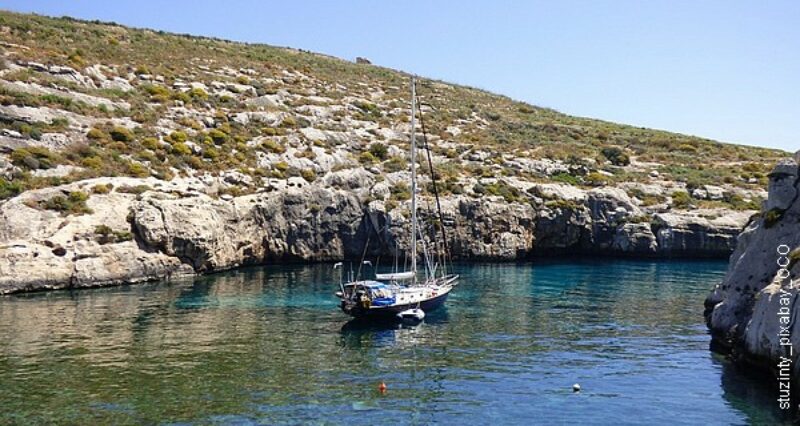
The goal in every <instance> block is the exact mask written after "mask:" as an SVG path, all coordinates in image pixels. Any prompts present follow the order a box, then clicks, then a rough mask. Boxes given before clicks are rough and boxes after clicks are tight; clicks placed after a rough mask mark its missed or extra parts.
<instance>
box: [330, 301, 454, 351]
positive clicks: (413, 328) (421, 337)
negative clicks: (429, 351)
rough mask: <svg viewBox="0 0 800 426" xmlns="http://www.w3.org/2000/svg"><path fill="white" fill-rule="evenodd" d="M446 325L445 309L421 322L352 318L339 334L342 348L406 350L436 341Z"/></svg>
mask: <svg viewBox="0 0 800 426" xmlns="http://www.w3.org/2000/svg"><path fill="white" fill-rule="evenodd" d="M448 322H449V316H448V313H447V309H446V308H444V307H443V308H441V309H437V310H436V311H433V312H430V313H428V314H426V316H425V319H424V320H423V321H421V322H409V321H397V320H396V319H393V318H388V317H387V318H386V319H384V320H375V319H373V318H354V319H352V320H350V321H348V322H346V323H345V324H344V325H342V328H341V330H340V334H341V337H342V345H343V346H344V347H346V348H361V347H376V346H378V347H388V346H391V347H397V348H400V349H403V348H410V347H412V346H415V345H419V344H421V343H423V342H425V341H428V340H432V339H435V338H436V335H437V333H438V332H439V331H440V330H439V327H440V326H441V325H444V324H447V323H448Z"/></svg>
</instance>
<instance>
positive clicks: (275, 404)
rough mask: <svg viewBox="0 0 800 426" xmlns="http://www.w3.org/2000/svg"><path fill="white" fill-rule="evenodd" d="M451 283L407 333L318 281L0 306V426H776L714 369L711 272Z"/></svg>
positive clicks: (494, 275)
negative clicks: (345, 309) (357, 310)
mask: <svg viewBox="0 0 800 426" xmlns="http://www.w3.org/2000/svg"><path fill="white" fill-rule="evenodd" d="M457 269H458V271H457V272H459V273H461V275H462V279H461V285H460V286H458V287H456V289H455V290H454V291H453V293H452V295H451V297H450V299H449V300H448V302H447V304H446V307H445V308H443V309H441V310H439V311H436V312H432V313H429V315H428V317H427V318H426V322H425V323H423V324H421V325H420V326H417V327H413V328H397V327H395V328H393V327H363V326H357V325H354V324H352V323H348V318H347V317H346V316H345V315H344V314H343V313H341V312H340V311H339V309H338V307H337V301H336V300H335V298H334V297H333V293H334V292H335V291H336V283H338V272H336V273H334V271H333V270H332V269H331V266H330V265H315V266H271V267H264V268H251V269H244V270H240V271H237V272H230V273H224V274H219V275H214V276H209V277H203V278H200V279H197V280H194V281H191V280H190V281H183V282H173V283H159V284H144V285H137V286H125V287H115V288H106V289H94V290H80V291H59V292H50V293H40V294H33V295H23V296H14V297H0V424H7V423H8V424H36V423H48V424H49V423H60V424H242V425H249V424H350V425H354V424H430V423H439V424H457V425H463V424H615V425H619V424H641V423H649V424H702V425H707V424H747V423H764V424H770V423H775V422H777V421H778V420H779V418H778V417H776V416H777V415H778V413H776V411H775V402H774V399H773V398H774V395H772V394H771V393H770V392H771V391H772V389H771V387H766V386H765V385H763V384H759V383H758V382H757V381H754V380H753V379H752V378H751V377H750V376H749V375H748V374H745V372H743V371H740V370H739V369H736V368H734V367H732V366H730V365H728V364H727V362H726V361H725V360H724V359H723V358H721V357H719V356H717V355H713V354H712V353H711V352H709V350H708V345H709V340H710V339H709V336H708V335H707V333H706V329H705V326H704V324H703V318H702V309H703V306H702V305H703V298H704V297H705V295H706V293H707V291H708V289H709V288H711V286H712V285H713V284H715V283H716V282H718V281H720V280H721V278H722V276H723V273H724V269H725V263H724V262H684V261H670V262H655V261H653V262H650V261H616V260H602V261H589V260H569V261H546V262H537V263H533V264H531V263H526V264H477V265H457ZM381 381H385V382H386V384H387V385H388V391H387V392H386V394H384V395H381V394H379V393H378V391H377V385H378V383H380V382H381ZM573 383H579V384H580V385H581V387H582V389H583V390H582V391H581V392H580V393H573V392H572V390H571V387H572V385H573Z"/></svg>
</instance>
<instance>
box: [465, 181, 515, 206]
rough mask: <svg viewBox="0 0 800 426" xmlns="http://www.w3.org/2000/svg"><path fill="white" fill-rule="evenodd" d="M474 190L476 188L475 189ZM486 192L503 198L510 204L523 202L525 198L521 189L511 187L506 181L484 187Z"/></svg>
mask: <svg viewBox="0 0 800 426" xmlns="http://www.w3.org/2000/svg"><path fill="white" fill-rule="evenodd" d="M473 190H474V188H473ZM484 190H485V191H486V193H487V194H489V195H495V196H500V197H503V199H504V200H506V201H507V202H509V203H514V202H522V201H524V198H523V197H522V194H521V193H520V191H519V189H517V188H515V187H513V186H511V185H509V184H508V183H507V182H505V181H497V182H494V183H490V184H486V185H484Z"/></svg>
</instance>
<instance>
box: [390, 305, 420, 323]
mask: <svg viewBox="0 0 800 426" xmlns="http://www.w3.org/2000/svg"><path fill="white" fill-rule="evenodd" d="M397 318H399V319H400V320H402V321H414V322H419V321H422V320H423V319H424V318H425V311H423V310H422V309H419V308H413V309H406V310H405V311H403V312H400V313H398V314H397Z"/></svg>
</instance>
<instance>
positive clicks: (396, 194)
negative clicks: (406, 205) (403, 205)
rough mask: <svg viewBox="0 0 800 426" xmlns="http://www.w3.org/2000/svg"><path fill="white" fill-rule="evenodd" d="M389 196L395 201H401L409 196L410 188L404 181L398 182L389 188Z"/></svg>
mask: <svg viewBox="0 0 800 426" xmlns="http://www.w3.org/2000/svg"><path fill="white" fill-rule="evenodd" d="M389 192H390V194H391V198H392V199H393V200H395V201H403V200H408V199H410V198H411V190H410V189H409V188H408V184H406V183H405V182H398V183H396V184H395V185H394V186H392V187H391V188H390V189H389Z"/></svg>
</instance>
